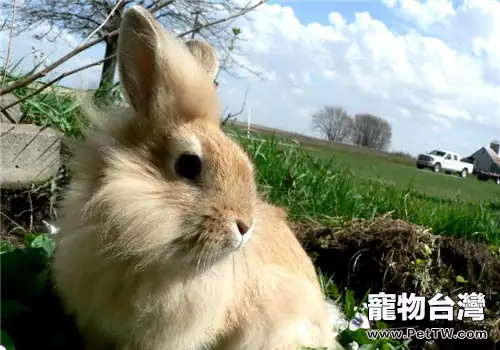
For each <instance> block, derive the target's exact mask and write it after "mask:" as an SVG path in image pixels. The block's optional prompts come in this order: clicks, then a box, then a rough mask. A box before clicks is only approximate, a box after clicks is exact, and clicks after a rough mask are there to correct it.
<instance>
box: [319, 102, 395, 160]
mask: <svg viewBox="0 0 500 350" xmlns="http://www.w3.org/2000/svg"><path fill="white" fill-rule="evenodd" d="M312 128H313V130H315V131H318V132H320V133H321V134H322V135H323V136H324V137H326V139H327V140H328V141H330V142H338V143H348V144H354V145H357V146H362V147H367V148H372V149H376V150H381V151H386V150H388V149H389V147H390V145H391V139H392V127H391V125H390V124H389V122H388V121H387V120H385V119H383V118H380V117H377V116H374V115H371V114H366V113H363V114H356V115H354V116H351V115H349V114H348V113H347V112H346V111H345V110H344V109H343V108H341V107H332V106H325V107H323V108H321V109H320V110H318V111H317V112H316V113H314V114H313V115H312Z"/></svg>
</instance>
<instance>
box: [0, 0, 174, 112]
mask: <svg viewBox="0 0 500 350" xmlns="http://www.w3.org/2000/svg"><path fill="white" fill-rule="evenodd" d="M174 1H175V0H169V1H167V2H166V3H162V4H160V5H158V6H155V7H153V8H152V9H151V10H150V12H151V13H154V12H156V11H158V10H159V9H161V8H163V7H165V6H167V5H169V4H171V3H173V2H174ZM118 33H119V30H118V29H117V30H114V31H112V32H111V33H108V34H106V35H103V36H102V37H100V38H97V39H95V40H92V41H90V42H88V43H87V44H85V45H80V46H78V47H77V48H76V49H74V50H73V51H71V52H69V53H68V54H66V55H64V56H63V57H61V58H60V59H58V60H57V61H55V62H54V63H52V64H50V65H48V66H47V67H45V69H42V70H41V71H40V72H38V73H35V74H33V75H32V76H30V77H27V78H25V79H23V80H20V81H17V82H15V83H12V84H10V85H9V86H7V87H6V88H5V89H2V90H0V96H2V95H5V94H8V93H9V92H11V91H14V90H16V89H19V88H21V87H23V86H26V85H28V84H31V83H32V82H34V81H35V80H37V79H40V78H42V77H44V76H46V75H47V74H48V73H49V72H51V71H52V70H54V69H55V68H57V67H59V66H60V65H61V64H63V63H65V62H66V61H68V60H69V59H71V58H73V57H74V56H76V55H78V54H79V53H81V52H82V51H85V50H86V49H88V48H90V47H92V46H95V45H97V44H99V43H101V42H103V41H104V40H106V39H109V38H111V37H114V36H117V35H118ZM106 59H109V57H107V58H106ZM102 62H104V61H102ZM2 110H3V108H2Z"/></svg>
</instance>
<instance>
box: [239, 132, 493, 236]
mask: <svg viewBox="0 0 500 350" xmlns="http://www.w3.org/2000/svg"><path fill="white" fill-rule="evenodd" d="M235 137H236V138H237V139H238V140H239V142H240V143H241V144H243V146H244V147H245V148H246V149H247V150H248V151H249V154H250V155H251V156H252V157H253V159H254V162H255V164H256V166H257V170H258V176H259V183H260V185H261V187H262V189H263V190H264V191H266V192H267V193H268V195H269V198H270V199H271V201H273V202H274V203H277V204H279V205H283V206H285V207H287V208H288V209H289V211H290V214H291V216H292V218H295V219H302V218H313V219H316V220H318V219H319V220H323V221H326V222H332V220H333V221H334V222H335V223H337V224H338V223H339V221H340V223H342V222H343V221H345V220H347V219H350V218H366V219H370V218H373V217H376V216H379V215H384V214H386V213H389V212H391V213H392V215H393V216H394V217H396V218H401V219H404V220H407V221H410V222H413V223H415V224H418V225H423V226H426V227H429V228H431V229H432V231H433V232H434V233H436V234H447V235H453V236H457V237H465V238H468V239H473V240H480V241H483V242H488V243H491V244H494V245H499V244H500V197H497V199H493V198H491V199H487V198H478V199H476V200H471V198H467V199H464V198H463V197H462V196H460V195H455V196H440V195H439V192H438V193H436V192H431V191H429V190H428V191H423V190H419V188H418V186H415V183H416V182H417V178H416V176H415V177H414V178H413V179H412V180H413V181H408V182H407V183H406V184H405V182H404V180H400V182H399V183H396V182H391V181H388V180H387V179H386V178H384V177H383V176H381V175H379V176H371V177H370V176H366V175H365V176H359V175H358V173H357V172H356V167H355V166H354V169H353V166H352V162H351V163H347V162H342V161H339V160H338V158H335V157H333V158H331V159H330V160H329V161H327V160H326V159H325V158H321V157H316V156H314V155H312V154H311V152H310V151H308V150H305V149H303V148H301V147H293V146H292V147H281V146H280V145H281V144H282V143H283V142H282V141H280V140H278V139H277V138H273V137H270V138H269V137H260V138H253V137H250V138H247V137H246V135H241V134H236V136H235ZM358 157H360V158H361V156H359V155H358ZM386 162H387V164H390V163H391V162H390V161H386ZM372 163H373V161H372ZM392 166H393V167H397V166H402V167H404V165H398V164H397V163H394V164H392ZM358 171H359V170H358ZM408 171H409V170H408ZM416 172H417V171H416ZM365 174H366V173H365ZM421 176H422V177H426V176H428V177H430V178H431V179H432V178H433V177H435V178H436V179H441V178H443V179H444V180H443V182H445V180H449V181H450V182H453V181H457V182H461V183H467V184H468V186H471V187H473V186H477V187H481V186H484V185H486V186H488V187H491V190H490V191H496V190H497V188H496V187H495V186H496V185H494V184H491V186H490V184H485V183H482V182H479V181H477V180H476V181H474V179H469V180H467V179H465V180H464V179H460V178H457V179H455V178H453V177H451V176H445V175H440V174H433V173H430V172H429V173H426V172H422V175H421ZM428 181H431V180H428ZM438 184H439V182H437V181H436V183H434V186H433V187H439V185H438ZM420 186H423V185H422V182H421V183H420ZM426 192H427V193H426Z"/></svg>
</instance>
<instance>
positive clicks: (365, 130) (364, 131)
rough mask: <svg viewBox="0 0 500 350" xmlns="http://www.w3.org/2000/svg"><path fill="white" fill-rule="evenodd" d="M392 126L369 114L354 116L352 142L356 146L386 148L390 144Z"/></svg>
mask: <svg viewBox="0 0 500 350" xmlns="http://www.w3.org/2000/svg"><path fill="white" fill-rule="evenodd" d="M391 139H392V127H391V125H390V124H389V122H388V121H387V120H385V119H382V118H380V117H376V116H374V115H371V114H356V115H355V116H354V129H353V143H354V144H355V145H358V146H363V147H368V148H373V149H377V150H387V149H388V148H389V146H390V145H391Z"/></svg>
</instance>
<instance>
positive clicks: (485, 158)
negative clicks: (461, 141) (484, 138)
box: [468, 141, 500, 174]
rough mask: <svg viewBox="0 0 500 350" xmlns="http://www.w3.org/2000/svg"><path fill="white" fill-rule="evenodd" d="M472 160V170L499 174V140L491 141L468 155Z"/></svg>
mask: <svg viewBox="0 0 500 350" xmlns="http://www.w3.org/2000/svg"><path fill="white" fill-rule="evenodd" d="M468 158H469V159H471V160H472V161H473V162H474V170H476V171H477V170H483V171H487V172H491V173H498V174H500V141H492V142H491V143H490V145H489V147H488V146H485V147H481V148H480V149H478V150H477V151H476V152H474V153H473V154H472V155H471V156H470V157H468Z"/></svg>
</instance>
